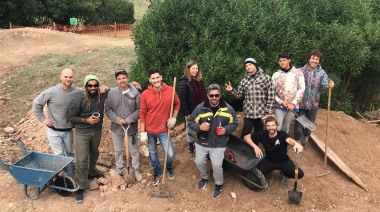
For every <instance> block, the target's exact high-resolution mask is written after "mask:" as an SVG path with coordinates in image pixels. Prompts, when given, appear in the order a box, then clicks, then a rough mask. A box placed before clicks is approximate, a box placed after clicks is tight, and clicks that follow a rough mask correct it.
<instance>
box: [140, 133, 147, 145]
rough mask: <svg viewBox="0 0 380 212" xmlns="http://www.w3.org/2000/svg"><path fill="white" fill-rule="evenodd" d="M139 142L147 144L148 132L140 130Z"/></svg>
mask: <svg viewBox="0 0 380 212" xmlns="http://www.w3.org/2000/svg"><path fill="white" fill-rule="evenodd" d="M140 142H141V144H142V145H148V133H147V132H140Z"/></svg>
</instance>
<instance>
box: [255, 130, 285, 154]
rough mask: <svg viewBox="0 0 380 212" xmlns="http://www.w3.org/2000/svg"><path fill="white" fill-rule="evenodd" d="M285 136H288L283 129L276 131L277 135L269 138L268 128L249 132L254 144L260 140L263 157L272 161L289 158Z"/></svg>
mask: <svg viewBox="0 0 380 212" xmlns="http://www.w3.org/2000/svg"><path fill="white" fill-rule="evenodd" d="M287 138H289V135H288V133H286V132H285V131H277V135H276V137H274V138H269V132H268V130H263V131H260V132H257V133H252V134H251V139H252V141H253V142H255V144H258V143H259V142H260V143H261V144H262V145H263V147H264V149H265V154H266V156H265V157H266V158H268V159H271V160H273V161H288V160H290V158H289V156H288V143H287V142H286V139H287Z"/></svg>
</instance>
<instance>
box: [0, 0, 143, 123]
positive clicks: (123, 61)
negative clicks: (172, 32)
mask: <svg viewBox="0 0 380 212" xmlns="http://www.w3.org/2000/svg"><path fill="white" fill-rule="evenodd" d="M129 1H130V2H132V3H133V4H134V5H135V19H136V20H137V21H139V20H141V19H142V17H143V15H144V14H145V12H146V10H147V9H148V5H147V1H146V0H129ZM135 57H136V56H135V53H134V49H133V48H132V47H131V48H128V47H115V48H111V49H108V50H97V49H93V50H91V51H88V50H87V51H84V52H79V53H75V54H46V55H42V56H37V57H35V58H34V59H33V60H32V62H31V63H30V64H29V65H27V66H25V68H24V69H21V70H19V71H17V74H15V75H13V76H11V77H10V78H8V79H7V81H6V84H5V87H6V93H9V96H11V99H10V100H7V102H6V103H5V104H4V105H3V106H4V107H6V108H7V109H6V110H2V112H1V120H0V127H6V126H9V124H10V123H17V122H18V121H19V120H20V119H21V118H23V117H25V114H27V113H28V111H30V109H31V108H32V103H33V100H34V98H35V97H36V96H37V95H38V94H40V93H41V92H42V91H44V90H45V89H47V88H49V87H51V86H54V85H56V84H58V83H60V80H59V74H60V72H61V70H62V69H64V68H66V67H67V68H72V69H73V70H74V71H75V82H74V84H75V85H76V86H78V87H83V78H84V77H85V76H86V75H88V74H95V75H97V76H98V77H99V78H100V80H101V84H104V85H107V86H108V87H114V86H116V83H115V79H114V75H113V74H114V71H115V70H116V69H118V68H124V69H126V70H127V71H128V70H129V68H130V64H131V62H132V61H134V60H135ZM130 80H131V81H132V80H133V79H130Z"/></svg>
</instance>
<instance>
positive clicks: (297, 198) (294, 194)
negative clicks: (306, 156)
mask: <svg viewBox="0 0 380 212" xmlns="http://www.w3.org/2000/svg"><path fill="white" fill-rule="evenodd" d="M294 155H295V158H296V164H295V165H296V167H295V175H294V188H293V190H291V191H288V197H289V203H293V204H297V205H299V204H300V202H301V198H302V191H297V180H298V160H299V159H300V157H301V153H300V154H298V153H296V152H295V153H294Z"/></svg>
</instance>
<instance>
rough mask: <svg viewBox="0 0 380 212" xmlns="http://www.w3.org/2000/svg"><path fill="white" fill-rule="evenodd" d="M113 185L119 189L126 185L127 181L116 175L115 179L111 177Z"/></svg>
mask: <svg viewBox="0 0 380 212" xmlns="http://www.w3.org/2000/svg"><path fill="white" fill-rule="evenodd" d="M111 185H112V187H114V188H118V187H119V186H121V185H125V181H124V179H123V177H121V176H120V175H116V176H114V177H111Z"/></svg>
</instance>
